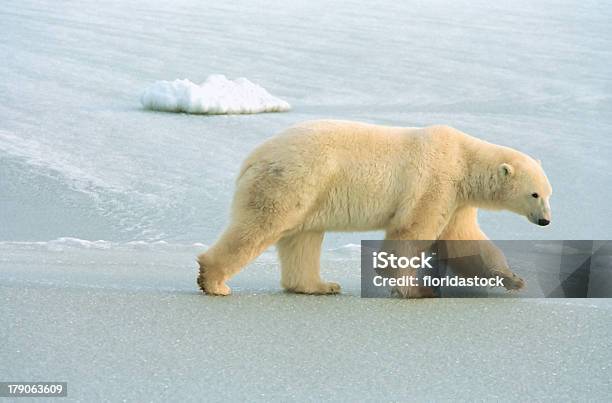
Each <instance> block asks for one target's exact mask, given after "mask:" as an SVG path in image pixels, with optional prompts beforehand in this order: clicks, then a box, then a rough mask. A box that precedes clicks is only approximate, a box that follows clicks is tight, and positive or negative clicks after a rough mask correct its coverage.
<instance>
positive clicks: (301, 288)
mask: <svg viewBox="0 0 612 403" xmlns="http://www.w3.org/2000/svg"><path fill="white" fill-rule="evenodd" d="M323 235H324V233H323V232H314V231H306V232H298V233H297V234H294V235H289V236H286V237H284V238H282V239H281V240H280V241H278V243H277V244H276V247H277V249H278V256H279V258H280V261H281V285H282V286H283V288H285V289H286V290H287V291H290V292H296V293H301V294H337V293H339V292H340V285H339V284H336V283H328V282H325V281H323V280H322V279H321V275H320V258H321V243H322V242H323Z"/></svg>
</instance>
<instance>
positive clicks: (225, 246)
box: [198, 226, 278, 295]
mask: <svg viewBox="0 0 612 403" xmlns="http://www.w3.org/2000/svg"><path fill="white" fill-rule="evenodd" d="M277 240H278V236H268V237H265V238H264V237H261V236H257V235H256V234H255V233H253V231H247V230H246V229H245V228H242V227H241V226H231V227H230V228H228V229H227V230H226V231H225V233H224V234H223V235H222V236H221V238H219V240H218V241H217V242H216V243H215V244H214V245H213V246H211V247H210V248H209V249H208V250H207V251H206V252H204V253H202V254H201V255H199V256H198V263H199V264H200V273H199V276H198V285H199V286H200V288H201V289H202V291H204V292H205V293H206V294H210V295H229V294H230V293H231V289H230V288H229V287H228V286H227V285H226V284H225V281H227V280H228V279H229V278H230V277H232V276H233V275H234V274H236V273H238V272H239V271H240V269H241V268H242V267H244V266H246V265H247V264H248V263H249V262H250V261H252V260H253V259H255V258H256V257H257V256H259V255H260V254H261V253H262V252H263V251H264V250H266V248H268V247H269V246H270V245H272V244H273V243H274V242H276V241H277Z"/></svg>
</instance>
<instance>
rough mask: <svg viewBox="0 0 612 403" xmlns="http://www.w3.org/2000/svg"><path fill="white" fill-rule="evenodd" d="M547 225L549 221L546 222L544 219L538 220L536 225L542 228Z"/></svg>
mask: <svg viewBox="0 0 612 403" xmlns="http://www.w3.org/2000/svg"><path fill="white" fill-rule="evenodd" d="M548 224H550V220H547V219H546V218H540V219H539V220H538V225H541V226H542V227H545V226H547V225H548Z"/></svg>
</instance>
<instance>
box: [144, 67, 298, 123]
mask: <svg viewBox="0 0 612 403" xmlns="http://www.w3.org/2000/svg"><path fill="white" fill-rule="evenodd" d="M140 103H142V106H144V107H145V108H146V109H151V110H156V111H166V112H187V113H202V114H210V115H223V114H242V113H261V112H286V111H288V110H289V109H291V106H290V105H289V104H288V103H287V102H285V101H283V100H282V99H279V98H277V97H274V96H272V95H270V93H269V92H268V91H266V90H265V89H264V88H262V87H260V86H259V85H257V84H253V83H252V82H250V81H249V80H247V79H246V78H244V77H242V78H238V79H236V80H234V81H232V80H228V79H227V78H225V76H224V75H220V74H215V75H211V76H209V77H208V78H207V79H206V81H204V82H203V83H202V84H201V85H197V84H194V83H192V82H191V81H189V80H174V81H156V82H155V83H154V84H152V85H151V86H150V87H148V88H147V89H146V90H145V91H144V92H143V93H142V95H141V97H140Z"/></svg>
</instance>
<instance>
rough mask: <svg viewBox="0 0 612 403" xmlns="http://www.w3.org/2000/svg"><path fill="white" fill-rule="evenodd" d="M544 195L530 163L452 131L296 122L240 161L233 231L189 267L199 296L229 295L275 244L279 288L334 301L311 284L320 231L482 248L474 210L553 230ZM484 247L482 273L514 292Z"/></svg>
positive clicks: (316, 278)
mask: <svg viewBox="0 0 612 403" xmlns="http://www.w3.org/2000/svg"><path fill="white" fill-rule="evenodd" d="M551 193H552V188H551V186H550V183H549V181H548V179H547V177H546V174H545V173H544V171H543V170H542V167H541V165H540V163H539V162H538V161H536V160H534V159H532V158H531V157H529V156H527V155H525V154H523V153H521V152H519V151H516V150H513V149H511V148H508V147H503V146H499V145H495V144H491V143H488V142H485V141H482V140H479V139H477V138H474V137H471V136H469V135H467V134H464V133H462V132H460V131H459V130H456V129H453V128H451V127H447V126H431V127H425V128H406V127H388V126H379V125H373V124H366V123H358V122H350V121H339V120H317V121H309V122H304V123H301V124H298V125H296V126H293V127H291V128H289V129H287V130H285V131H284V132H283V133H281V134H279V135H277V136H275V137H273V138H271V139H269V140H267V141H266V142H264V143H263V144H261V145H260V146H259V147H257V148H256V149H255V150H254V151H253V152H252V153H251V154H250V156H248V157H247V159H246V160H245V161H244V163H243V165H242V168H241V169H240V173H239V176H238V179H237V181H236V191H235V195H234V200H233V203H232V211H231V222H230V224H229V226H228V227H227V229H226V230H225V232H224V233H223V234H222V235H221V237H220V238H219V239H218V241H217V242H216V243H215V244H214V245H212V246H211V247H210V248H209V249H208V250H207V251H206V252H205V253H202V254H201V255H200V256H199V257H198V262H199V265H200V272H199V276H198V284H199V286H200V288H201V289H202V290H203V291H204V292H205V293H207V294H211V295H228V294H230V291H231V290H230V288H229V287H228V286H227V285H226V283H225V282H226V281H227V280H228V279H229V278H230V277H232V276H233V275H235V274H236V273H237V272H238V271H239V270H240V269H241V268H242V267H244V266H245V265H247V264H248V263H249V262H250V261H251V260H253V259H254V258H255V257H257V256H258V255H259V254H261V253H262V252H263V251H264V250H265V249H267V248H268V247H269V246H271V245H273V244H276V246H277V251H278V255H279V258H280V263H281V284H282V286H283V288H285V289H286V290H287V291H291V292H296V293H306V294H332V293H338V292H339V291H340V286H339V285H338V284H337V283H333V282H327V281H324V280H323V279H321V277H320V267H319V259H320V253H321V243H322V241H323V235H324V233H325V232H326V231H366V230H385V231H386V239H393V240H439V239H449V240H455V239H467V240H486V239H487V236H486V235H485V234H484V233H483V232H482V231H481V229H480V228H479V226H478V222H477V210H478V209H479V208H485V209H505V210H510V211H513V212H515V213H517V214H520V215H523V216H525V217H527V219H528V220H529V221H531V222H532V223H535V224H538V225H542V226H544V225H547V224H548V223H549V222H550V220H551V210H550V205H549V198H550V196H551ZM485 249H486V250H484V251H482V255H483V261H485V262H486V263H485V265H486V268H485V269H486V270H489V269H490V272H489V273H487V274H488V275H490V276H493V275H501V276H503V277H504V279H505V280H504V286H505V287H506V288H508V289H517V288H521V287H522V286H523V281H522V280H521V279H520V278H519V277H517V276H516V275H515V274H514V273H512V272H511V271H510V269H509V268H508V267H507V264H506V262H505V259H504V258H503V254H501V252H500V251H499V250H497V248H496V247H495V246H494V245H493V244H490V247H487V248H485ZM500 255H501V256H500ZM411 296H419V295H418V293H417V294H416V295H411Z"/></svg>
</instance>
